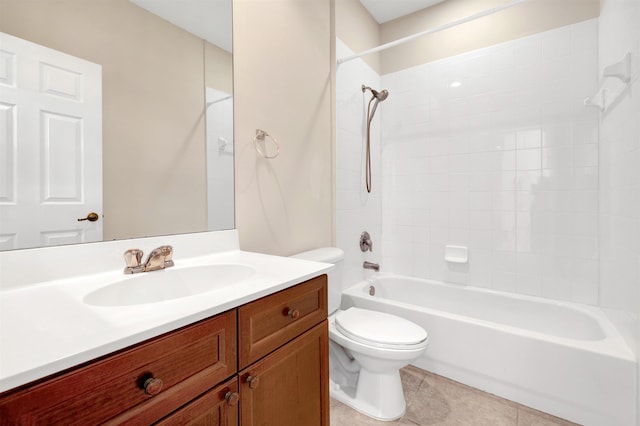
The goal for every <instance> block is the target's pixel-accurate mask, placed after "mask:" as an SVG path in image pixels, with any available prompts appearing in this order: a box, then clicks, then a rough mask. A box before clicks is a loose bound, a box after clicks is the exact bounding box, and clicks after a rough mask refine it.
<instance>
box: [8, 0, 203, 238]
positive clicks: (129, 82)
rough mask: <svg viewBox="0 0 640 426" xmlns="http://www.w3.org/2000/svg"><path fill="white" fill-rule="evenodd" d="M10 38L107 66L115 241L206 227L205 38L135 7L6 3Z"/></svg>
mask: <svg viewBox="0 0 640 426" xmlns="http://www.w3.org/2000/svg"><path fill="white" fill-rule="evenodd" d="M0 31H3V32H6V33H9V34H12V35H14V36H17V37H20V38H23V39H26V40H29V41H32V42H35V43H38V44H41V45H45V46H48V47H51V48H53V49H56V50H59V51H62V52H65V53H68V54H71V55H74V56H77V57H80V58H83V59H86V60H89V61H91V62H95V63H98V64H101V65H102V75H103V86H102V92H103V93H102V97H103V168H104V238H105V239H114V238H126V237H134V236H147V235H158V234H169V233H180V232H191V231H197V230H205V229H206V186H205V179H206V174H205V173H206V171H205V155H204V149H205V145H204V131H205V128H204V75H203V67H204V63H203V56H204V55H203V41H202V40H201V39H199V38H196V37H194V36H193V35H191V34H189V33H187V32H185V31H183V30H181V29H179V28H178V27H175V26H174V25H172V24H169V23H168V22H166V21H164V20H162V19H160V18H158V17H156V16H155V15H153V14H151V13H149V12H147V11H145V10H144V9H141V8H138V7H137V6H135V5H133V4H132V3H130V2H129V1H127V0H91V1H86V0H56V1H50V0H0Z"/></svg>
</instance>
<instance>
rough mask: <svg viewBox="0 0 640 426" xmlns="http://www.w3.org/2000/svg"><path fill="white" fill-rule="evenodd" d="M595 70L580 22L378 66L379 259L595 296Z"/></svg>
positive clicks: (541, 292)
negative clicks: (462, 254)
mask: <svg viewBox="0 0 640 426" xmlns="http://www.w3.org/2000/svg"><path fill="white" fill-rule="evenodd" d="M354 62H355V61H354ZM341 67H342V66H341ZM354 67H355V66H354ZM597 69H598V21H597V20H590V21H585V22H582V23H578V24H574V25H571V26H567V27H562V28H559V29H555V30H552V31H547V32H544V33H540V34H536V35H534V36H529V37H526V38H522V39H518V40H515V41H511V42H507V43H502V44H498V45H495V46H492V47H489V48H484V49H480V50H476V51H473V52H470V53H467V54H463V55H459V56H455V57H452V58H447V59H444V60H440V61H436V62H431V63H428V64H424V65H421V66H418V67H414V68H410V69H407V70H403V71H399V72H396V73H392V74H387V75H384V76H382V78H381V81H382V86H383V88H385V89H388V90H389V92H390V96H389V98H388V100H387V101H385V102H384V103H382V104H381V105H380V107H379V108H378V110H379V111H380V110H381V111H380V112H379V114H380V116H381V120H382V126H381V129H382V130H381V150H382V155H381V161H382V163H381V164H382V165H381V167H382V169H381V170H382V180H383V188H382V205H381V206H382V239H383V240H382V243H383V257H382V266H383V269H384V270H387V271H393V272H396V273H401V274H408V275H412V276H417V277H424V278H431V279H436V280H444V281H448V282H455V283H463V284H469V285H474V286H481V287H487V288H492V289H497V290H505V291H511V292H516V293H524V294H531V295H537V296H544V297H548V298H553V299H563V300H572V301H575V302H582V303H590V304H597V303H598V145H597V138H598V112H597V110H596V109H594V108H587V107H585V106H584V105H583V100H584V99H585V98H586V97H587V96H590V95H591V94H593V92H595V90H596V89H597V84H598V81H597ZM342 71H343V70H342V68H339V70H338V77H339V79H338V81H339V83H340V77H341V73H342ZM454 83H456V84H454ZM455 86H458V87H455ZM341 89H342V88H341V87H339V88H338V97H339V98H340V96H344V95H341ZM340 110H341V107H340V104H339V105H338V111H340ZM357 112H358V113H359V112H360V111H357ZM354 114H355V113H354ZM340 117H341V114H340V113H339V114H338V121H339V122H340ZM355 123H356V124H359V123H360V121H359V120H355ZM353 130H354V132H355V131H357V130H358V128H357V127H354V128H353ZM339 132H340V130H339ZM354 137H355V135H354ZM341 144H342V142H341V138H340V136H339V137H338V155H339V157H338V163H339V164H340V162H341V158H340V150H341V149H346V148H343V147H340V145H341ZM351 161H353V160H351ZM353 181H354V182H355V176H354V177H353ZM337 182H338V191H340V185H341V183H340V182H341V177H340V175H339V176H338V181H337ZM354 189H355V188H354ZM356 200H357V198H356ZM338 204H339V205H340V203H338ZM345 223H347V222H345ZM341 231H342V230H340V229H339V230H338V235H339V238H338V239H339V240H340V235H341V234H342V232H341ZM350 238H353V237H350ZM445 245H462V246H467V247H468V248H469V262H468V263H467V264H450V263H447V262H445V261H444V249H445Z"/></svg>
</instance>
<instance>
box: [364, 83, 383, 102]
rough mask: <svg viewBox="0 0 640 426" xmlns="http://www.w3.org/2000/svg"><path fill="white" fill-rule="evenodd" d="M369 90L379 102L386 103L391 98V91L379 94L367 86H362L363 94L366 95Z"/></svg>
mask: <svg viewBox="0 0 640 426" xmlns="http://www.w3.org/2000/svg"><path fill="white" fill-rule="evenodd" d="M367 90H370V91H371V94H372V95H373V97H374V98H376V99H377V100H378V101H384V100H385V99H387V97H388V96H389V91H388V90H381V91H379V92H378V91H377V90H375V89H372V88H371V87H369V86H365V85H364V84H363V85H362V93H364V92H365V91H367Z"/></svg>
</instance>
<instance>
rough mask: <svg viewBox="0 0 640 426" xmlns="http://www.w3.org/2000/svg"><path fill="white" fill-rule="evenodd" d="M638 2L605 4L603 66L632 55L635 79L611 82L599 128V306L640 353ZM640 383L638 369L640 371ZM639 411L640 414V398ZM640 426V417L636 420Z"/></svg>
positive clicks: (624, 0) (610, 1)
mask: <svg viewBox="0 0 640 426" xmlns="http://www.w3.org/2000/svg"><path fill="white" fill-rule="evenodd" d="M638 22H640V1H637V0H605V1H603V2H602V6H601V15H600V37H599V38H600V67H599V69H600V70H602V69H603V68H604V67H606V66H607V65H611V64H613V63H616V62H618V61H619V60H620V59H622V57H623V56H624V55H625V54H626V53H627V52H632V54H633V56H632V58H631V60H632V62H631V63H632V72H631V75H632V80H631V81H630V82H629V84H624V83H623V82H621V81H620V80H617V79H615V78H608V79H607V80H606V81H605V87H606V88H607V89H608V90H610V93H619V95H617V96H615V97H614V96H609V98H610V100H609V102H608V106H607V107H606V109H605V110H604V111H603V112H602V114H601V127H600V154H599V156H600V305H601V307H602V309H603V310H604V311H605V312H606V313H607V314H608V316H609V317H610V318H611V319H612V320H613V322H614V323H615V324H616V325H617V326H618V329H619V330H620V331H621V332H622V334H623V335H624V336H625V338H626V339H627V342H628V343H629V347H630V348H632V349H633V350H634V351H635V353H636V356H639V355H640V64H639V61H640V26H639V25H638ZM638 374H639V375H638V378H637V380H638V383H640V369H639V370H638ZM637 412H638V413H640V399H638V408H637ZM638 425H640V416H639V418H638Z"/></svg>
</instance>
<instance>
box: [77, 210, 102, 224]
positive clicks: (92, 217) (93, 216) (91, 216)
mask: <svg viewBox="0 0 640 426" xmlns="http://www.w3.org/2000/svg"><path fill="white" fill-rule="evenodd" d="M98 219H100V216H99V215H98V213H96V212H91V213H89V214H88V215H87V217H81V218H79V219H78V222H82V221H83V220H88V221H89V222H97V221H98Z"/></svg>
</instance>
